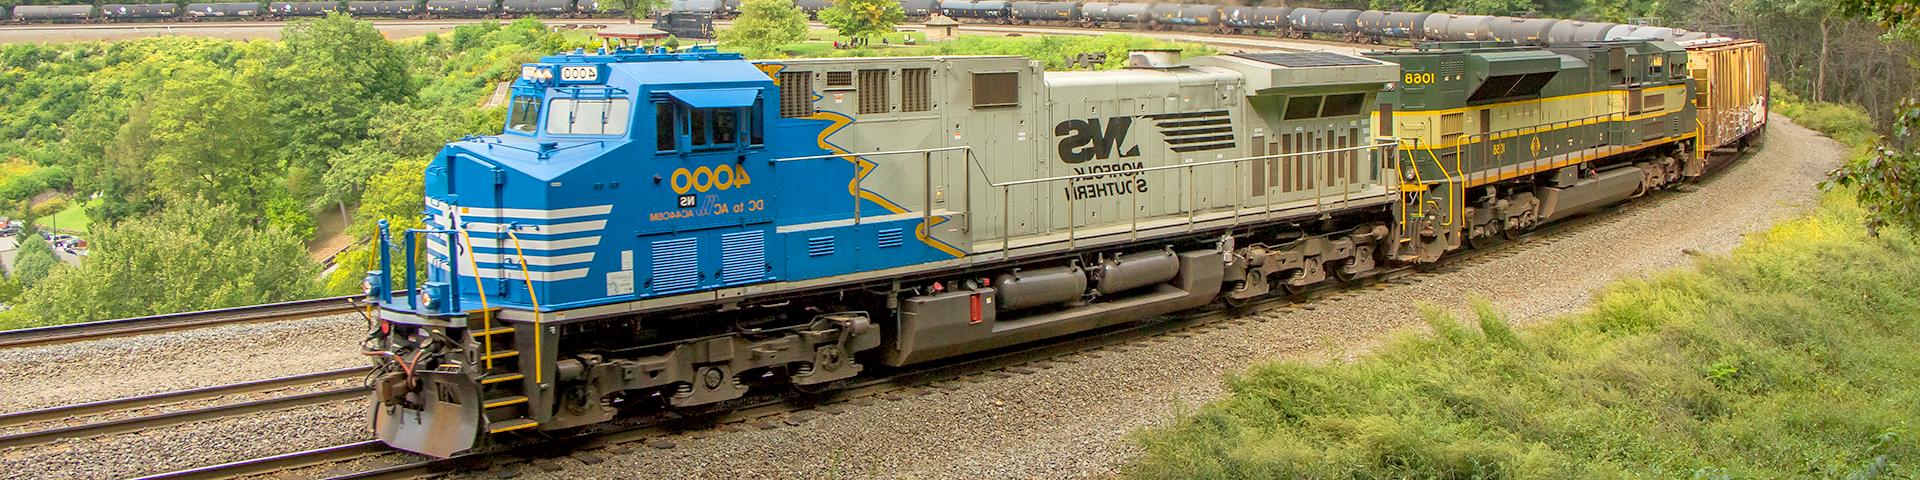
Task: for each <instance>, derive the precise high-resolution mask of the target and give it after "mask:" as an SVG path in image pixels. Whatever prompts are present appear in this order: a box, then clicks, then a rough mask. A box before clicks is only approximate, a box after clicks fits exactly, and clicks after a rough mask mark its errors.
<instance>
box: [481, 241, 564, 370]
mask: <svg viewBox="0 0 1920 480" xmlns="http://www.w3.org/2000/svg"><path fill="white" fill-rule="evenodd" d="M507 238H511V239H513V254H514V256H516V257H520V279H521V280H525V281H526V282H527V299H528V300H529V301H531V302H533V358H534V362H533V383H536V384H537V383H543V382H546V378H544V377H543V375H542V373H543V372H545V371H546V368H543V366H544V365H545V359H546V357H544V356H542V355H541V354H540V348H541V344H542V343H544V342H542V341H541V339H540V334H541V331H543V330H546V329H547V327H546V326H545V325H541V324H540V294H539V293H538V292H535V291H533V274H532V273H529V272H528V271H527V254H526V253H525V252H523V251H521V250H520V236H519V235H515V234H514V233H513V229H507ZM479 273H480V271H479V270H474V276H475V277H476V278H477V277H479ZM501 276H502V277H504V276H505V275H501Z"/></svg>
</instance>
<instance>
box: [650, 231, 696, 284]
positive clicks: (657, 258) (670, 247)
mask: <svg viewBox="0 0 1920 480" xmlns="http://www.w3.org/2000/svg"><path fill="white" fill-rule="evenodd" d="M694 241H695V239H692V238H681V239H675V240H662V241H658V242H653V279H652V280H649V281H648V286H650V287H652V288H653V291H654V293H666V292H674V291H680V290H686V289H690V288H693V287H696V286H699V285H700V249H699V244H697V243H694Z"/></svg>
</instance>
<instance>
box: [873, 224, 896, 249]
mask: <svg viewBox="0 0 1920 480" xmlns="http://www.w3.org/2000/svg"><path fill="white" fill-rule="evenodd" d="M878 243H879V244H880V248H893V247H898V246H900V229H898V228H889V229H885V230H881V231H880V239H879V242H878Z"/></svg>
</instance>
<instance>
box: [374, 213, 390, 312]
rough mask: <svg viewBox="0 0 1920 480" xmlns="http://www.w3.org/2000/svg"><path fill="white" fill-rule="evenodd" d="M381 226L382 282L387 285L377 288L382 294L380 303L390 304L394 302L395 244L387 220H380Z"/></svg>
mask: <svg viewBox="0 0 1920 480" xmlns="http://www.w3.org/2000/svg"><path fill="white" fill-rule="evenodd" d="M379 225H380V233H379V235H380V246H379V248H380V277H381V278H380V282H381V283H384V284H385V285H376V286H375V287H377V288H376V289H377V290H378V291H379V292H380V298H379V300H380V303H390V302H392V301H393V252H392V250H393V244H392V240H391V239H392V237H391V235H390V234H389V233H388V232H387V219H384V218H383V219H380V222H379Z"/></svg>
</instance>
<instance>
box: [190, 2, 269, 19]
mask: <svg viewBox="0 0 1920 480" xmlns="http://www.w3.org/2000/svg"><path fill="white" fill-rule="evenodd" d="M183 10H184V11H185V12H186V17H187V18H191V19H204V18H250V17H254V16H257V15H259V14H260V4H258V3H189V4H187V6H186V8H184V9H183Z"/></svg>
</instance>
